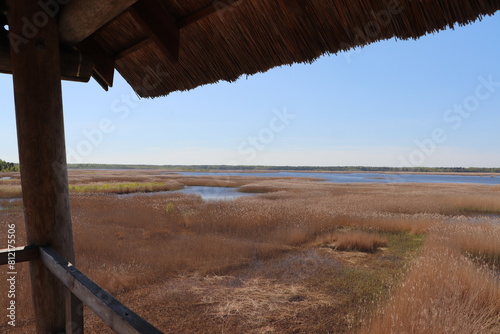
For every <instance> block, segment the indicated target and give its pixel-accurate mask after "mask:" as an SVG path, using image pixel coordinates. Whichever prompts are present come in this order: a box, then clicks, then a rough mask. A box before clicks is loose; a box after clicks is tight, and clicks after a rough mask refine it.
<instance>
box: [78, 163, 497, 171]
mask: <svg viewBox="0 0 500 334" xmlns="http://www.w3.org/2000/svg"><path fill="white" fill-rule="evenodd" d="M68 167H69V168H72V169H177V170H181V171H185V172H200V171H227V170H240V171H264V170H266V171H304V172H306V171H307V172H407V173H500V168H487V167H368V166H332V167H322V166H321V167H320V166H230V165H161V166H160V165H119V164H109V165H108V164H69V165H68Z"/></svg>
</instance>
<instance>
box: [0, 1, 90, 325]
mask: <svg viewBox="0 0 500 334" xmlns="http://www.w3.org/2000/svg"><path fill="white" fill-rule="evenodd" d="M8 5H9V8H10V12H9V17H8V22H9V36H10V38H11V40H10V46H11V61H12V72H13V73H12V77H13V81H14V99H15V104H16V106H15V110H16V125H17V138H18V148H19V162H20V167H21V186H22V190H23V191H22V192H23V204H24V220H25V225H26V236H27V241H28V243H29V244H30V245H48V246H50V247H52V248H54V249H55V250H57V252H59V253H60V254H62V255H63V256H64V257H66V258H67V259H70V260H71V261H74V259H75V255H74V249H73V233H72V224H71V213H70V207H69V203H70V202H69V191H68V174H67V166H66V148H65V142H64V120H63V106H62V96H61V95H62V94H61V62H60V51H59V39H58V30H57V23H56V19H55V18H54V17H52V16H50V15H46V16H44V18H45V20H44V23H45V24H43V25H33V26H34V27H35V28H36V29H31V30H29V31H28V30H26V28H25V27H26V25H27V23H26V22H28V23H29V22H30V20H31V19H32V18H35V17H38V16H39V15H40V13H43V12H44V9H43V8H42V7H41V6H42V5H45V3H44V2H42V1H37V0H8ZM30 278H31V289H32V299H33V303H34V311H35V324H36V330H37V333H39V334H46V333H60V332H64V331H66V332H67V333H68V327H71V328H74V329H75V330H74V332H75V333H76V332H78V331H79V330H80V331H82V332H83V317H82V315H80V317H76V318H69V315H70V314H76V313H77V312H76V311H75V310H79V309H80V307H81V303H80V302H78V301H77V300H76V299H75V298H72V297H71V295H70V292H69V291H68V290H67V289H66V288H65V287H64V286H63V285H62V284H61V283H60V282H59V281H58V280H57V279H56V278H55V277H54V276H53V275H52V274H51V273H50V272H49V271H48V270H47V268H45V266H44V265H43V263H42V262H41V261H40V260H36V261H30ZM65 300H72V303H68V302H65ZM61 306H63V307H61ZM69 333H73V331H72V330H70V331H69Z"/></svg>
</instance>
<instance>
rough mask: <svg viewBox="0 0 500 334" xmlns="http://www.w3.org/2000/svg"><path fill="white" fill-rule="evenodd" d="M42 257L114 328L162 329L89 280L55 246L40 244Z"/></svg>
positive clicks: (127, 331) (125, 332)
mask: <svg viewBox="0 0 500 334" xmlns="http://www.w3.org/2000/svg"><path fill="white" fill-rule="evenodd" d="M40 259H41V260H42V262H43V263H44V265H45V266H46V267H47V268H48V269H49V270H50V272H52V273H53V274H54V275H55V276H56V277H57V278H58V279H59V280H60V281H61V282H62V283H63V284H64V285H65V286H66V287H67V288H68V289H69V290H70V291H71V292H72V293H73V294H74V295H75V296H77V297H78V298H79V299H80V300H81V301H82V302H83V303H84V304H85V305H87V306H88V307H89V308H90V309H91V310H92V311H94V312H95V313H96V314H97V315H98V316H99V317H100V318H101V319H102V320H103V321H104V322H105V323H106V324H107V325H108V326H109V327H110V328H111V329H113V330H114V331H116V332H118V333H121V334H132V333H134V334H136V333H147V334H157V333H158V334H160V333H162V332H161V331H159V330H158V329H156V328H155V327H154V326H153V325H151V324H150V323H148V322H147V321H146V320H144V319H143V318H141V317H140V316H138V315H137V314H136V313H134V312H133V311H132V310H130V309H129V308H128V307H126V306H125V305H123V304H122V303H121V302H119V301H118V300H117V299H116V298H114V297H113V296H112V295H111V294H109V293H108V292H107V291H105V290H104V289H102V288H101V287H100V286H98V285H97V284H96V283H94V282H93V281H92V280H90V279H89V278H88V277H87V276H85V275H84V274H83V273H82V272H80V271H79V270H78V269H76V268H75V267H74V266H73V265H72V264H71V263H69V262H68V261H66V260H65V259H64V258H62V257H61V256H60V255H59V254H57V252H56V251H54V250H53V249H51V248H48V247H40Z"/></svg>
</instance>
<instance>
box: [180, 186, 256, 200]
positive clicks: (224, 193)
mask: <svg viewBox="0 0 500 334" xmlns="http://www.w3.org/2000/svg"><path fill="white" fill-rule="evenodd" d="M175 192H182V193H184V194H195V195H200V196H201V198H202V199H204V200H205V201H228V200H233V199H236V198H238V197H244V196H252V195H255V194H248V193H242V192H239V191H238V189H237V188H229V187H202V186H186V187H185V188H184V189H181V190H176V191H175Z"/></svg>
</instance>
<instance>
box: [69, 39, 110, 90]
mask: <svg viewBox="0 0 500 334" xmlns="http://www.w3.org/2000/svg"><path fill="white" fill-rule="evenodd" d="M77 47H78V49H79V50H80V51H81V52H84V53H86V54H89V55H90V56H91V57H92V58H93V59H94V70H93V73H92V76H93V77H94V79H96V81H97V82H98V83H99V84H100V85H101V86H103V88H104V89H105V90H108V87H113V80H114V73H115V60H114V59H113V57H112V56H111V55H108V54H107V53H106V52H105V51H104V49H103V48H102V46H101V45H100V44H99V43H97V42H96V41H95V40H94V38H93V37H89V38H87V39H86V40H84V41H82V42H81V43H79V44H78V46H77Z"/></svg>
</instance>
